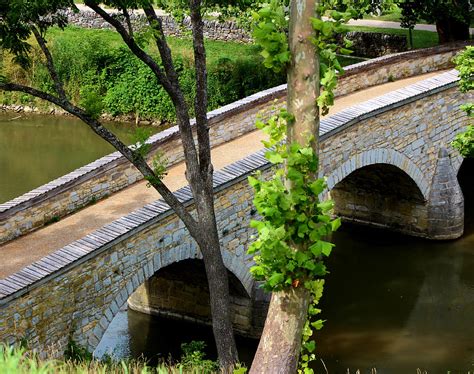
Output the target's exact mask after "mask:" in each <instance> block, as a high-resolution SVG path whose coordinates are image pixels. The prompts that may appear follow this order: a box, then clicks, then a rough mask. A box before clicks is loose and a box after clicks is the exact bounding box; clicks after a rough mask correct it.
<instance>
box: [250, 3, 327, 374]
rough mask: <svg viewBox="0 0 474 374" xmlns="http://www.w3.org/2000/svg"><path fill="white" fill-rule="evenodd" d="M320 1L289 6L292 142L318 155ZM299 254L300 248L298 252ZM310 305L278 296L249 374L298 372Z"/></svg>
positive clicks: (301, 296)
mask: <svg viewBox="0 0 474 374" xmlns="http://www.w3.org/2000/svg"><path fill="white" fill-rule="evenodd" d="M318 4H319V0H292V1H291V5H290V30H289V44H290V52H291V65H290V66H289V69H288V98H287V106H288V111H289V113H291V114H292V115H293V116H294V119H295V121H294V122H293V123H289V124H288V133H287V142H288V144H290V143H293V142H298V143H300V144H303V145H307V142H308V139H309V138H310V136H311V135H313V136H314V139H313V141H312V143H311V146H312V147H313V148H314V150H315V151H316V152H317V150H318V134H319V108H318V107H317V105H316V99H317V97H318V96H319V57H318V55H317V51H316V48H315V46H314V45H313V44H312V43H311V40H310V39H311V36H312V35H313V33H314V31H313V28H312V25H311V18H312V17H316V16H317V14H316V9H317V6H318ZM295 250H298V248H295ZM309 301H310V294H309V292H308V291H307V290H306V289H305V288H304V287H303V286H300V287H299V288H292V289H289V290H283V291H279V292H275V293H274V294H273V295H272V299H271V302H270V307H269V311H268V315H267V319H266V321H265V327H264V330H263V334H262V337H261V338H260V343H259V345H258V349H257V353H256V355H255V358H254V360H253V363H252V367H251V369H250V374H264V373H268V374H276V373H281V374H291V373H295V372H296V369H297V365H298V358H299V354H300V350H301V342H302V331H303V327H304V323H305V320H306V317H307V312H308V305H309Z"/></svg>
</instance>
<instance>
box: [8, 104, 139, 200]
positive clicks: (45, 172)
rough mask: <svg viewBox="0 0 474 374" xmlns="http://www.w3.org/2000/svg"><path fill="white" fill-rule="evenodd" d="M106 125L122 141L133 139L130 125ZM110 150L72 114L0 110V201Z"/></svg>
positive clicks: (111, 148)
mask: <svg viewBox="0 0 474 374" xmlns="http://www.w3.org/2000/svg"><path fill="white" fill-rule="evenodd" d="M106 126H107V127H108V128H109V129H110V130H112V131H113V132H114V133H115V134H116V135H117V136H118V137H119V138H120V139H122V140H123V141H124V142H126V143H128V144H130V143H131V142H132V140H133V134H134V133H135V130H134V127H133V126H127V125H124V124H115V123H107V124H106ZM113 151H114V149H113V147H112V146H111V145H109V144H108V143H106V142H105V141H104V140H102V139H101V138H99V137H98V136H97V135H96V134H95V133H94V132H93V131H92V130H91V129H90V128H89V127H88V126H87V125H86V124H84V123H83V122H82V121H80V120H78V119H75V118H70V117H62V116H41V115H25V114H15V113H8V114H1V115H0V171H1V177H0V204H1V203H2V202H5V201H8V200H11V199H13V198H15V197H17V196H20V195H21V194H23V193H25V192H28V191H31V190H32V189H34V188H36V187H39V186H41V185H43V184H45V183H48V182H49V181H52V180H53V179H55V178H58V177H60V176H62V175H64V174H67V173H69V172H71V171H73V170H75V169H77V168H79V167H81V166H84V165H86V164H88V163H89V162H92V161H95V160H97V159H98V158H100V157H102V156H104V155H106V154H109V153H111V152H113Z"/></svg>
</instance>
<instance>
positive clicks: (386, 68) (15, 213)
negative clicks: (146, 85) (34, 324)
mask: <svg viewBox="0 0 474 374" xmlns="http://www.w3.org/2000/svg"><path fill="white" fill-rule="evenodd" d="M463 46H464V44H454V45H446V46H442V47H438V48H429V49H426V50H418V51H410V52H404V53H400V54H396V55H392V56H387V57H383V58H379V59H374V60H372V61H368V62H363V63H359V64H355V65H351V66H349V67H347V68H346V72H345V74H344V76H343V77H342V78H341V79H340V82H339V85H338V88H337V91H336V95H337V96H343V95H347V94H349V93H352V92H355V91H358V90H360V89H363V88H365V87H370V86H374V85H377V84H382V83H385V82H387V81H390V80H396V79H402V78H406V77H410V76H414V75H418V74H422V73H427V72H431V71H436V70H440V69H446V68H448V67H449V66H451V65H452V63H451V59H452V57H453V56H454V54H456V52H457V51H458V50H459V49H460V48H462V47H463ZM285 94H286V85H282V86H279V87H275V88H273V89H269V90H266V91H262V92H259V93H258V94H255V95H252V96H250V97H247V98H245V99H242V100H239V101H237V102H235V103H232V104H229V105H226V106H224V107H222V108H220V109H217V110H214V111H212V112H210V113H208V117H209V118H210V127H211V130H210V135H211V142H212V144H213V145H218V144H222V143H224V142H227V141H229V140H231V139H234V138H236V137H238V136H240V135H243V134H245V133H248V132H250V131H253V130H254V123H255V118H256V114H257V113H258V112H259V111H264V112H266V113H268V114H269V113H271V112H272V110H273V108H274V106H275V100H276V99H278V100H280V101H283V100H284V96H285ZM280 105H281V104H280ZM420 115H421V114H420ZM331 118H332V117H331ZM328 121H329V122H330V121H331V119H328ZM369 134H370V132H369ZM150 141H151V143H153V148H154V149H156V148H158V147H160V149H161V150H163V151H164V152H165V153H166V155H167V157H168V159H169V161H170V164H171V165H172V164H174V163H176V162H179V161H180V160H182V151H181V148H180V139H179V132H178V129H177V127H173V128H170V129H168V130H165V131H163V132H161V133H160V134H157V135H155V136H153V137H152V139H151V140H150ZM141 178H142V177H141V175H140V174H139V173H138V171H137V170H136V169H135V168H134V167H133V166H131V165H130V164H129V163H128V162H127V161H126V160H125V159H124V158H123V157H121V155H120V154H118V153H117V152H116V153H113V154H111V155H108V156H105V157H103V158H101V159H99V160H97V161H94V162H92V163H91V164H88V165H86V166H84V167H82V168H79V169H77V170H75V171H73V172H72V173H69V174H67V175H65V176H63V177H60V178H58V179H56V180H54V181H52V182H50V183H48V184H46V185H43V186H41V187H39V188H37V189H35V190H33V191H30V192H28V193H26V194H24V195H22V196H20V197H18V198H16V199H13V200H11V201H9V202H6V203H4V204H0V244H1V243H4V242H6V241H8V240H11V239H13V238H15V237H18V236H20V235H23V234H25V233H28V232H31V231H33V230H35V229H37V228H40V227H42V226H43V225H44V224H45V223H47V222H48V221H50V220H51V219H52V218H54V217H63V216H65V215H67V214H70V213H73V212H74V211H76V210H77V209H80V208H82V207H84V206H85V205H87V204H88V203H89V202H91V201H96V200H99V199H101V198H103V197H105V196H107V195H108V194H111V193H114V192H116V191H119V190H120V189H123V188H125V187H127V186H129V185H131V184H133V183H135V182H137V181H138V180H141ZM0 250H1V249H0Z"/></svg>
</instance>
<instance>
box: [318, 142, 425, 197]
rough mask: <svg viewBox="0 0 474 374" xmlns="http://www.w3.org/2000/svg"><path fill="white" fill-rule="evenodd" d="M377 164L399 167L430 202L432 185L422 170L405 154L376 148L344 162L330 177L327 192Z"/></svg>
mask: <svg viewBox="0 0 474 374" xmlns="http://www.w3.org/2000/svg"><path fill="white" fill-rule="evenodd" d="M375 164H389V165H393V166H396V167H398V168H399V169H400V170H402V171H403V172H405V173H406V174H407V175H408V176H409V177H410V178H411V179H412V180H413V181H414V182H415V184H416V185H417V187H418V189H419V190H420V192H421V194H422V195H423V198H424V199H425V200H428V197H429V190H430V183H429V182H428V180H427V179H426V177H425V176H424V174H423V173H422V171H421V170H420V168H419V167H418V166H417V165H416V164H415V163H414V162H413V161H411V160H410V159H409V158H408V157H407V156H405V155H404V154H403V153H400V152H397V151H395V150H393V149H389V148H376V149H371V150H368V151H365V152H362V153H358V154H357V155H355V156H353V157H352V158H350V159H349V160H347V161H346V162H344V163H343V164H342V165H341V166H339V167H338V168H336V169H335V170H333V171H332V172H331V174H330V175H329V177H328V179H327V191H326V192H329V191H331V190H332V189H333V188H334V187H335V186H336V185H337V184H338V183H339V182H341V181H342V180H343V179H345V178H346V177H347V176H349V174H351V173H353V172H354V171H356V170H358V169H361V168H363V167H365V166H370V165H375Z"/></svg>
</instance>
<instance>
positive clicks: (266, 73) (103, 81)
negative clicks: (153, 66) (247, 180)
mask: <svg viewBox="0 0 474 374" xmlns="http://www.w3.org/2000/svg"><path fill="white" fill-rule="evenodd" d="M48 39H49V41H50V42H49V46H50V49H51V52H52V54H53V58H54V61H55V65H56V68H57V70H58V74H59V76H60V77H61V79H62V80H63V81H64V82H65V87H66V90H67V92H68V94H69V96H70V97H71V98H72V100H73V101H74V102H75V103H77V104H81V105H83V106H86V107H87V106H88V105H89V106H93V108H92V109H93V110H95V111H99V110H100V111H102V112H106V113H109V114H111V115H114V116H121V115H132V116H136V117H139V118H141V119H151V118H153V119H159V120H161V121H173V120H174V110H173V108H172V103H171V100H170V99H169V98H168V95H167V94H166V92H165V91H164V89H163V88H162V87H161V86H160V85H158V83H157V80H156V78H155V77H154V75H153V74H152V73H151V71H150V70H149V68H148V67H147V66H145V65H144V64H143V63H142V62H141V61H139V60H138V59H137V58H136V57H135V56H134V55H133V54H132V53H131V52H130V51H129V50H128V48H127V47H125V46H124V44H123V42H122V41H121V39H120V37H119V35H118V34H117V33H115V32H113V31H111V30H89V29H81V28H76V27H69V28H67V29H65V30H64V31H61V30H58V29H53V30H51V31H50V32H49V35H48ZM169 43H170V46H171V49H172V53H173V55H174V57H175V65H176V69H177V71H178V74H179V79H180V83H181V85H182V87H183V91H184V94H185V97H186V99H187V100H188V102H189V103H190V104H192V103H193V101H194V88H195V80H194V76H195V72H194V68H193V55H192V44H191V41H190V40H188V39H178V38H169ZM145 44H147V43H145ZM148 45H149V46H148V47H147V48H146V49H147V51H148V52H149V53H150V54H152V55H154V56H157V55H158V53H157V50H156V46H154V45H153V44H152V43H149V44H148ZM206 47H207V56H208V83H209V107H208V109H209V110H211V109H214V108H217V107H219V106H222V105H224V104H227V103H230V102H232V101H235V100H237V99H239V98H242V97H245V96H248V95H251V94H253V93H255V92H258V91H261V90H263V89H265V88H269V87H273V86H276V85H278V84H281V83H283V82H284V81H285V78H286V77H285V74H284V73H281V74H275V73H273V72H272V71H270V70H268V69H265V68H264V66H263V64H262V59H261V57H260V55H259V51H258V48H257V47H256V46H253V45H245V44H239V43H233V42H219V41H207V42H206ZM2 67H3V72H4V74H5V75H6V76H7V77H8V78H10V79H11V80H12V81H15V82H19V83H23V84H27V85H32V86H35V87H38V88H41V89H43V90H46V91H48V92H53V84H52V82H51V80H50V78H49V76H48V73H47V70H46V67H45V65H44V62H43V59H42V56H41V53H40V51H39V50H38V48H34V50H33V62H32V64H31V69H29V70H28V71H24V70H22V69H21V68H19V67H18V66H17V65H14V64H13V63H12V62H11V57H10V56H4V58H3V66H2ZM1 102H2V103H3V104H5V105H11V104H23V105H34V106H41V105H47V104H42V103H40V102H38V101H37V100H35V99H34V98H31V97H29V96H28V95H24V94H18V93H3V94H2V97H1ZM48 106H49V105H48ZM190 107H192V105H190ZM190 114H191V115H193V114H194V113H193V109H192V108H191V113H190Z"/></svg>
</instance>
